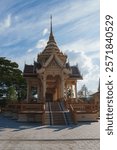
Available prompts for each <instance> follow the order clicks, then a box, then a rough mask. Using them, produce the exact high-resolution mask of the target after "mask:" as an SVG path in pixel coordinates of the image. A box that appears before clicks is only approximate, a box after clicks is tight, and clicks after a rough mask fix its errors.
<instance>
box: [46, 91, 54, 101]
mask: <svg viewBox="0 0 117 150" xmlns="http://www.w3.org/2000/svg"><path fill="white" fill-rule="evenodd" d="M46 102H53V94H52V93H46Z"/></svg>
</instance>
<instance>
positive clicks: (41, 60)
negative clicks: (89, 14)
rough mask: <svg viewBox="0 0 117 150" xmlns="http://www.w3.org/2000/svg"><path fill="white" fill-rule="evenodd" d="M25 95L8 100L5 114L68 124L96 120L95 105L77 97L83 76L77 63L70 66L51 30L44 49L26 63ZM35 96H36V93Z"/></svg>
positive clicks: (20, 118) (38, 120) (19, 119)
mask: <svg viewBox="0 0 117 150" xmlns="http://www.w3.org/2000/svg"><path fill="white" fill-rule="evenodd" d="M23 76H24V78H25V79H26V81H27V99H26V101H22V103H15V104H12V103H11V104H9V105H8V106H7V107H6V108H5V115H6V116H11V117H12V118H13V119H17V120H18V121H23V122H24V121H25V122H39V124H40V125H71V124H73V123H74V124H77V123H78V122H79V121H97V118H98V114H99V113H98V111H99V110H98V108H99V107H98V106H97V105H96V103H93V102H92V103H91V104H87V103H85V102H83V101H81V100H80V99H79V98H77V81H78V80H82V76H81V74H80V71H79V69H78V66H77V65H76V66H70V64H69V62H68V61H67V55H65V54H63V53H62V52H61V50H60V49H59V47H58V45H57V43H56V41H55V38H54V35H53V31H52V18H51V25H50V35H49V40H48V42H47V45H46V47H45V48H44V50H43V51H42V52H41V53H39V54H38V56H37V61H36V62H34V64H33V65H27V64H26V65H25V67H24V72H23ZM35 96H36V97H35Z"/></svg>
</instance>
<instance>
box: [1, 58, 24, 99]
mask: <svg viewBox="0 0 117 150" xmlns="http://www.w3.org/2000/svg"><path fill="white" fill-rule="evenodd" d="M11 86H13V87H14V88H15V90H16V92H17V96H18V100H21V99H23V98H24V97H25V96H26V95H25V94H26V92H25V91H26V81H25V80H24V78H23V75H22V71H21V70H20V69H18V64H17V63H16V62H12V61H11V60H8V59H6V58H5V57H0V97H5V96H7V94H8V90H9V88H10V87H11Z"/></svg>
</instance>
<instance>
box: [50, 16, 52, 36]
mask: <svg viewBox="0 0 117 150" xmlns="http://www.w3.org/2000/svg"><path fill="white" fill-rule="evenodd" d="M50 34H52V15H51V16H50Z"/></svg>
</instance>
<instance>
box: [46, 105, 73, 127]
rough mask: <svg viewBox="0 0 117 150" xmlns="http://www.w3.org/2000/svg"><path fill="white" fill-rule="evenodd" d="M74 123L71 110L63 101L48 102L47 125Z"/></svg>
mask: <svg viewBox="0 0 117 150" xmlns="http://www.w3.org/2000/svg"><path fill="white" fill-rule="evenodd" d="M70 124H72V120H71V115H70V112H69V111H68V110H67V109H66V108H65V106H64V103H62V102H46V104H45V125H70Z"/></svg>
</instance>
